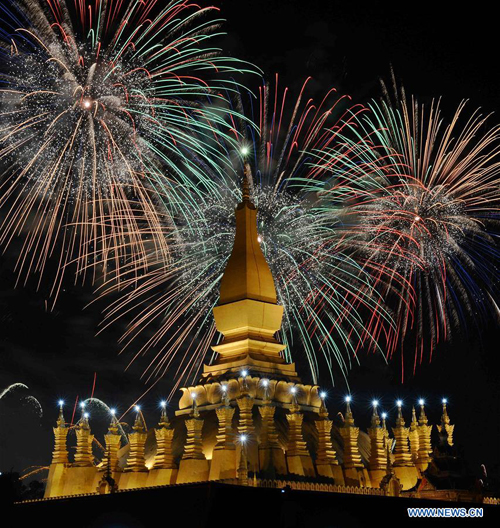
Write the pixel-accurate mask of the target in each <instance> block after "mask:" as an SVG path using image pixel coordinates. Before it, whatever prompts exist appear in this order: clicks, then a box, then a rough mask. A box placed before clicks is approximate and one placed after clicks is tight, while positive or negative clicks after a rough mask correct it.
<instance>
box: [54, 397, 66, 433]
mask: <svg viewBox="0 0 500 528" xmlns="http://www.w3.org/2000/svg"><path fill="white" fill-rule="evenodd" d="M63 405H64V402H63V401H62V400H59V416H58V417H57V422H56V423H57V427H59V428H63V427H66V421H65V420H64V414H63Z"/></svg>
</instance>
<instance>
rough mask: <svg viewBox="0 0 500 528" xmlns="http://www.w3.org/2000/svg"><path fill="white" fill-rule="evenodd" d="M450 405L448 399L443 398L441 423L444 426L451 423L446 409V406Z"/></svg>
mask: <svg viewBox="0 0 500 528" xmlns="http://www.w3.org/2000/svg"><path fill="white" fill-rule="evenodd" d="M447 403H448V400H447V399H446V398H443V399H442V404H443V414H442V415H441V423H442V424H443V425H444V424H449V423H450V417H449V416H448V411H447V409H446V404H447Z"/></svg>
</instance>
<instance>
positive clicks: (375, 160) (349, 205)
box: [330, 94, 500, 375]
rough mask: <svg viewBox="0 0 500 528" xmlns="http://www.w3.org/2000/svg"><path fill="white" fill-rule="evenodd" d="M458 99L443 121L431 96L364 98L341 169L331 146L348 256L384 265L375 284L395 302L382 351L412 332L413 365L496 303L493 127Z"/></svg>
mask: <svg viewBox="0 0 500 528" xmlns="http://www.w3.org/2000/svg"><path fill="white" fill-rule="evenodd" d="M464 106H465V104H464V103H462V104H460V106H459V107H458V109H457V111H456V112H455V114H454V116H453V118H452V120H451V123H450V124H449V125H447V126H445V124H444V120H443V119H442V117H441V111H440V105H439V102H435V101H434V102H433V103H432V104H431V105H430V108H424V107H423V106H421V105H419V104H418V102H417V101H415V100H412V101H411V103H410V102H408V101H407V100H406V98H405V96H404V94H402V98H401V99H400V100H398V101H397V102H396V103H395V104H391V103H390V101H389V100H388V99H387V100H386V101H383V102H382V103H381V104H375V103H374V104H372V105H371V113H367V114H364V115H363V117H362V119H360V120H358V127H357V134H359V136H358V137H357V138H356V140H355V141H347V142H346V143H345V144H344V146H343V147H342V149H343V151H344V152H348V153H349V156H346V157H345V158H342V159H343V160H344V161H345V163H344V164H343V166H342V169H341V170H340V166H339V165H340V164H339V152H338V151H337V152H332V153H331V154H332V160H334V162H335V165H336V167H335V170H336V172H337V175H338V180H337V185H336V187H332V189H331V190H330V193H331V195H332V199H334V200H336V199H337V196H338V193H341V194H342V195H343V196H348V199H346V202H345V204H346V218H347V221H346V226H345V230H346V233H347V234H348V238H349V243H351V244H352V247H353V249H354V254H353V258H355V259H356V260H357V261H358V262H360V264H362V265H363V266H365V268H366V269H371V270H372V271H371V273H372V274H374V271H375V270H378V271H377V273H380V272H381V270H383V271H384V276H383V277H382V275H381V276H380V279H381V280H380V281H379V285H378V286H379V289H380V291H381V293H382V295H384V297H388V299H389V301H388V302H390V303H391V305H392V306H393V307H394V308H395V312H396V315H395V318H396V323H397V331H396V332H395V333H393V334H392V336H391V338H390V339H389V342H388V354H390V353H391V352H392V351H394V350H395V349H397V348H401V350H402V348H403V343H404V342H405V340H406V341H407V342H408V341H410V340H414V343H415V344H416V346H415V351H416V353H415V357H414V365H413V369H415V368H416V365H417V362H422V360H423V358H424V351H428V353H429V356H430V358H432V354H433V350H434V348H435V346H436V344H437V343H438V342H439V341H441V340H448V339H450V337H451V334H452V331H453V330H454V329H456V330H458V329H459V328H462V329H464V328H465V327H466V326H467V323H468V322H470V320H471V319H472V320H474V321H476V322H478V321H479V320H480V319H481V318H482V317H483V316H485V315H488V312H489V311H491V308H495V310H494V311H496V312H497V311H498V308H497V307H496V304H495V303H496V301H495V298H496V297H497V294H498V290H497V286H498V285H497V277H498V272H497V268H496V262H498V256H499V251H498V246H497V240H498V230H497V228H498V215H499V206H500V181H499V173H500V163H499V161H498V157H497V156H498V153H499V150H500V143H499V139H500V128H499V127H494V128H492V129H490V130H487V129H486V128H485V126H486V125H485V123H486V118H485V117H483V116H481V115H480V114H479V113H478V112H474V113H473V114H472V115H471V116H470V117H468V118H467V119H465V120H464V115H463V114H464ZM463 120H464V125H463V126H461V125H460V124H461V123H462V121H463ZM353 130H354V129H353ZM360 138H364V139H361V140H360ZM348 188H350V190H351V192H350V194H349V192H348V191H347V189H348ZM402 364H403V366H404V362H403V363H402ZM402 375H404V370H403V374H402Z"/></svg>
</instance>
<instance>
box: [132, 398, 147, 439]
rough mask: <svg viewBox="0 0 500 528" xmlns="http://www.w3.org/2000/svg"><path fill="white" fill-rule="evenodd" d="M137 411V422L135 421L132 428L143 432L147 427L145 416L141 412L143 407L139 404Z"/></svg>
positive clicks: (136, 407) (137, 431)
mask: <svg viewBox="0 0 500 528" xmlns="http://www.w3.org/2000/svg"><path fill="white" fill-rule="evenodd" d="M135 412H136V415H135V422H134V425H133V427H132V429H133V430H134V431H135V432H136V433H143V432H144V429H145V423H144V418H143V416H142V413H141V408H140V407H139V406H138V405H136V406H135Z"/></svg>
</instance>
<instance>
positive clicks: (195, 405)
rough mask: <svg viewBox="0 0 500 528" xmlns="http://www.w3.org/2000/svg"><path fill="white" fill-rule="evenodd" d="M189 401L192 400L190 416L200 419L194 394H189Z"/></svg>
mask: <svg viewBox="0 0 500 528" xmlns="http://www.w3.org/2000/svg"><path fill="white" fill-rule="evenodd" d="M191 399H192V400H193V410H192V412H191V414H192V416H194V417H195V418H199V417H200V411H199V410H198V404H197V402H196V392H192V393H191Z"/></svg>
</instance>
